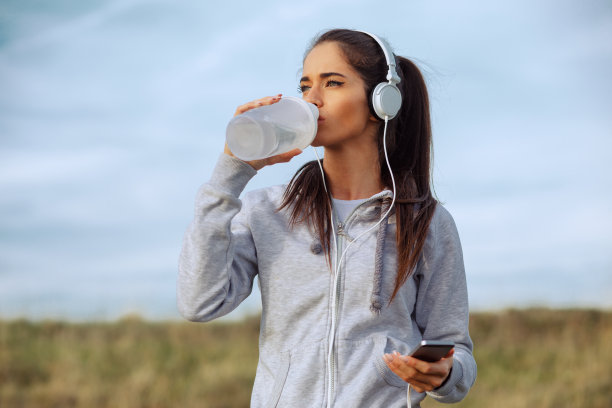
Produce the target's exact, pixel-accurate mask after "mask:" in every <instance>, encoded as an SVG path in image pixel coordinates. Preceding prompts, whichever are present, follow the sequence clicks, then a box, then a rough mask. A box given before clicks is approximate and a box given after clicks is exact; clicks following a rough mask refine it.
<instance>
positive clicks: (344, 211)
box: [332, 197, 367, 222]
mask: <svg viewBox="0 0 612 408" xmlns="http://www.w3.org/2000/svg"><path fill="white" fill-rule="evenodd" d="M366 200H367V198H360V199H358V200H338V199H337V198H333V197H332V203H333V204H334V209H335V210H336V214H337V215H338V217H339V218H340V221H341V222H344V221H346V217H348V216H349V214H350V213H351V212H352V211H353V210H354V209H355V207H357V206H358V205H359V204H361V203H363V202H364V201H366Z"/></svg>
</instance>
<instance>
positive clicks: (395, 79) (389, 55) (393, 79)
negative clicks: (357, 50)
mask: <svg viewBox="0 0 612 408" xmlns="http://www.w3.org/2000/svg"><path fill="white" fill-rule="evenodd" d="M359 32H360V33H364V34H367V35H369V36H370V37H372V38H373V39H374V40H375V41H376V42H377V43H378V45H380V48H382V50H383V53H384V54H385V59H386V60H387V65H388V66H389V71H388V72H387V81H389V83H392V84H399V83H400V77H399V75H397V72H396V71H395V55H394V54H393V51H392V50H391V47H390V46H389V44H387V42H386V41H385V40H383V39H382V38H379V37H377V36H375V35H374V34H372V33H368V32H367V31H359Z"/></svg>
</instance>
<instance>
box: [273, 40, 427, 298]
mask: <svg viewBox="0 0 612 408" xmlns="http://www.w3.org/2000/svg"><path fill="white" fill-rule="evenodd" d="M324 42H335V43H337V44H338V45H339V46H340V49H341V50H342V51H343V53H344V57H345V58H346V59H347V61H348V62H349V64H351V65H352V67H353V68H354V69H355V70H356V71H357V72H358V73H359V75H360V76H361V78H362V79H363V81H364V82H365V86H366V90H365V91H366V95H368V96H369V95H371V94H372V91H373V89H374V87H375V86H376V85H377V84H378V83H380V82H386V80H385V77H386V74H387V70H388V66H387V62H386V60H385V57H384V54H383V52H382V50H381V48H380V46H379V45H378V43H377V42H376V41H375V40H374V39H373V38H372V37H370V36H369V35H367V34H365V33H361V32H358V31H353V30H345V29H336V30H331V31H327V32H325V33H323V34H321V35H319V36H318V37H316V38H315V39H314V40H313V42H312V44H311V46H310V47H309V48H308V51H307V52H306V54H305V56H306V55H308V53H309V52H310V51H311V50H312V49H313V48H314V47H316V46H317V45H319V44H321V43H324ZM396 65H397V66H396V69H397V72H398V75H399V76H400V78H401V82H400V83H399V84H398V88H399V89H400V92H401V93H402V107H401V110H400V111H399V113H398V114H397V116H396V117H395V118H394V119H392V120H390V121H389V123H388V126H387V153H388V156H389V163H390V164H391V168H392V169H393V175H394V178H395V181H396V197H397V198H396V204H395V215H396V225H397V234H396V245H397V253H398V270H397V276H396V279H395V287H394V289H393V294H392V295H391V298H390V301H389V302H391V301H392V300H393V298H394V297H395V295H396V294H397V292H398V291H399V289H400V288H401V286H402V285H403V284H404V283H405V282H406V280H407V279H408V277H409V276H410V274H411V273H412V271H413V270H414V269H415V268H416V266H417V263H418V261H419V258H420V256H421V252H422V250H423V246H424V244H425V238H426V236H427V230H428V228H429V223H430V222H431V218H432V216H433V213H434V210H435V207H436V200H435V199H434V198H433V195H432V193H431V188H430V162H431V146H432V141H431V122H430V117H429V98H428V95H427V87H426V85H425V80H424V79H423V76H422V75H421V72H420V71H419V69H418V67H417V66H416V65H415V64H414V63H413V62H412V61H410V60H408V59H407V58H403V57H397V56H396ZM368 100H369V101H370V102H369V104H370V111H371V112H372V114H373V115H374V116H375V117H376V114H375V113H374V110H373V107H372V102H371V98H369V97H368ZM377 141H378V162H379V165H380V173H381V178H382V182H383V184H384V185H386V186H391V184H392V182H391V176H390V174H389V169H388V168H387V166H386V161H385V153H384V146H383V126H382V122H381V126H379V130H378V138H377ZM285 207H287V208H289V209H290V220H291V224H292V225H295V224H297V223H303V222H305V223H306V224H307V225H308V226H309V227H311V228H313V229H314V231H315V233H316V234H317V236H318V238H319V240H320V242H321V244H322V246H323V249H324V251H325V253H326V255H327V259H328V262H330V264H331V250H330V240H331V228H330V221H331V208H330V197H329V196H328V194H327V192H326V191H325V188H324V186H323V178H322V175H321V172H320V170H319V167H318V164H317V162H316V161H311V162H308V163H306V164H305V165H303V166H302V167H301V168H300V169H299V170H298V171H297V172H296V174H295V175H294V176H293V178H292V179H291V181H290V182H289V185H288V186H287V188H286V190H285V193H284V196H283V201H282V203H281V205H280V207H279V210H280V209H283V208H285Z"/></svg>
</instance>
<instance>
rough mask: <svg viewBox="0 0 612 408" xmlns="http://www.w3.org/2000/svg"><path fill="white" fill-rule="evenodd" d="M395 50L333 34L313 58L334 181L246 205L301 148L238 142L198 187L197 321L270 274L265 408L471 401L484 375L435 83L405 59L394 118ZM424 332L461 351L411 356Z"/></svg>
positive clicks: (188, 249) (309, 85)
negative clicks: (264, 152) (265, 151)
mask: <svg viewBox="0 0 612 408" xmlns="http://www.w3.org/2000/svg"><path fill="white" fill-rule="evenodd" d="M381 47H382V45H381V44H379V43H378V42H377V40H376V39H375V38H373V37H372V36H370V35H368V34H366V33H362V32H358V31H352V30H332V31H328V32H326V33H324V34H322V35H320V36H319V37H318V38H316V39H315V41H314V42H313V45H312V46H311V48H310V49H309V51H308V52H307V53H306V57H305V59H304V64H303V77H302V79H301V81H300V90H301V92H302V94H303V98H304V99H305V100H306V101H308V102H310V103H313V104H315V105H316V106H317V107H318V108H319V113H320V115H319V120H318V132H317V135H316V138H315V140H314V142H313V145H314V146H323V147H324V149H325V156H324V160H323V162H322V167H323V169H324V173H325V179H323V176H322V174H321V171H320V168H319V165H318V163H317V162H316V161H313V162H310V163H307V164H305V165H304V166H303V167H302V168H301V169H300V170H299V171H298V172H297V173H296V175H295V176H294V177H293V179H292V180H291V182H290V183H289V184H288V185H287V186H276V187H270V188H266V189H262V190H258V191H253V192H250V193H247V194H245V195H244V197H243V199H242V200H241V199H239V196H240V194H241V192H242V191H243V189H244V188H245V186H246V184H247V183H248V181H249V180H250V179H251V178H252V177H253V176H254V175H255V174H256V173H257V170H259V169H261V168H262V167H264V166H267V165H272V164H274V163H278V162H285V161H288V160H290V159H291V158H292V157H293V156H295V155H297V154H299V153H300V151H299V150H295V151H291V152H289V153H286V154H283V155H279V156H275V157H272V158H269V159H264V160H256V161H251V162H243V161H241V160H239V159H237V158H235V157H233V155H232V153H231V151H229V149H228V148H227V146H226V148H225V154H223V155H222V156H221V157H220V159H219V161H218V163H217V166H216V168H215V170H214V171H213V175H212V177H211V179H210V181H209V182H208V183H206V184H204V186H203V187H202V188H201V189H200V191H199V193H198V196H197V199H196V213H195V218H194V220H193V222H192V223H191V225H190V227H189V229H188V230H187V233H186V235H185V240H184V245H183V250H182V253H181V257H180V266H179V277H178V306H179V310H180V312H181V313H182V314H183V316H185V317H186V318H187V319H189V320H193V321H209V320H212V319H215V318H217V317H219V316H223V315H225V314H227V313H229V312H230V311H232V310H233V309H234V308H235V307H236V306H238V305H239V304H240V302H242V301H243V300H244V299H245V298H246V297H247V296H248V295H249V294H250V293H251V290H252V286H253V279H254V278H255V276H259V286H260V290H261V299H262V316H261V334H260V344H259V351H260V353H259V364H258V367H257V375H256V378H255V383H254V387H253V394H252V399H251V406H253V407H325V406H327V407H331V406H334V407H400V406H406V405H407V404H408V405H410V404H412V406H418V405H419V402H420V401H422V400H423V399H424V398H425V397H426V395H429V396H430V397H431V398H434V399H436V400H438V401H441V402H456V401H458V400H460V399H462V398H463V397H464V396H465V395H466V394H467V392H468V390H469V389H470V387H471V386H472V384H473V382H474V380H475V377H476V363H475V361H474V358H473V356H472V342H471V340H470V337H469V334H468V301H467V290H466V281H465V272H464V267H463V258H462V252H461V245H460V242H459V237H458V234H457V230H456V227H455V224H454V222H453V219H452V217H451V216H450V214H449V213H448V212H447V211H446V210H445V209H444V208H443V207H442V206H441V205H440V204H438V203H437V202H436V200H435V199H434V198H433V197H432V193H431V190H430V149H431V126H430V119H429V103H428V96H427V90H426V87H425V83H424V80H423V78H422V76H421V74H420V72H419V70H418V68H417V67H416V66H415V65H414V64H413V63H412V62H411V61H409V60H408V59H406V58H402V57H394V59H395V63H396V69H397V74H398V76H399V79H400V82H399V84H398V85H397V86H398V88H399V91H400V93H401V95H402V99H403V100H402V105H401V109H400V111H399V112H398V113H397V116H396V117H394V118H392V119H390V120H387V121H385V120H382V119H381V118H379V117H378V115H377V114H376V112H375V111H374V108H373V106H372V102H371V96H372V91H373V89H374V87H376V85H377V84H379V83H381V82H386V80H387V79H388V78H387V79H386V76H387V73H388V71H389V66H388V64H387V60H386V58H385V54H384V52H383V49H382V48H381ZM279 99H280V95H277V96H274V97H267V98H262V99H259V100H256V101H253V102H250V103H247V104H245V105H242V106H240V107H239V108H238V109H237V111H236V114H240V113H243V112H245V111H247V110H249V109H252V108H255V107H257V106H261V105H267V104H273V103H275V102H277V101H278V100H279ZM387 119H388V118H387ZM385 122H387V126H386V127H387V129H386V133H385ZM383 136H385V137H383ZM385 142H386V154H385V145H384V143H385ZM386 157H388V161H389V164H390V167H391V169H392V171H393V176H394V177H393V178H392V176H391V173H390V172H389V168H388V166H387V158H386ZM394 185H395V191H393V187H394ZM394 193H395V200H393V194H394ZM392 204H393V205H392ZM332 219H333V224H332ZM381 220H382V221H381ZM349 245H350V247H349ZM422 339H426V340H450V341H453V342H454V343H455V348H454V353H453V351H451V352H450V353H448V354H447V355H446V356H445V357H444V358H443V359H441V360H439V361H437V362H433V363H428V362H425V361H421V360H418V359H415V358H413V357H409V356H407V355H406V354H407V353H409V351H410V350H412V349H413V348H414V347H415V346H416V345H417V344H418V343H419V342H420V341H421V340H422ZM410 389H412V390H413V391H412V392H411V391H410Z"/></svg>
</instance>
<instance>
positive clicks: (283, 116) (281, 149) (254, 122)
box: [225, 96, 319, 160]
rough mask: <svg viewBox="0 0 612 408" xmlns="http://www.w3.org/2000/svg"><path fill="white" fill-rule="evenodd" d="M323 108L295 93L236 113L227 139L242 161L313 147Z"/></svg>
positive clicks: (234, 152)
mask: <svg viewBox="0 0 612 408" xmlns="http://www.w3.org/2000/svg"><path fill="white" fill-rule="evenodd" d="M318 118H319V110H318V109H317V107H316V106H315V105H313V104H311V103H308V102H306V101H305V100H303V99H300V98H296V97H293V96H286V97H283V98H281V100H280V101H278V102H276V103H274V104H272V105H265V106H260V107H259V108H255V109H251V110H249V111H246V112H245V113H242V114H240V115H238V116H235V117H234V118H233V119H232V120H231V121H230V122H229V124H228V125H227V130H226V132H225V138H226V141H227V145H228V146H229V148H230V150H231V151H232V153H233V154H234V155H235V156H236V157H238V158H239V159H242V160H256V159H264V158H266V157H270V156H275V155H277V154H281V153H285V152H288V151H290V150H293V149H295V148H298V149H304V148H306V147H307V146H309V145H310V144H311V143H312V141H313V140H314V138H315V136H316V134H317V119H318Z"/></svg>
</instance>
